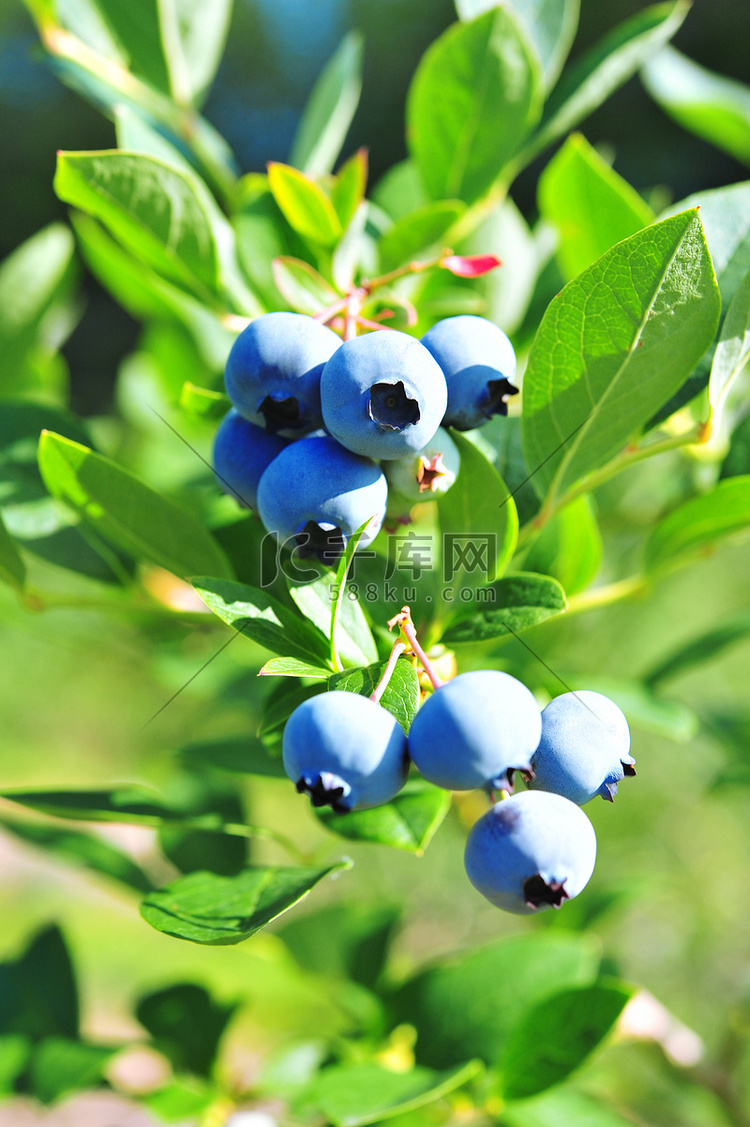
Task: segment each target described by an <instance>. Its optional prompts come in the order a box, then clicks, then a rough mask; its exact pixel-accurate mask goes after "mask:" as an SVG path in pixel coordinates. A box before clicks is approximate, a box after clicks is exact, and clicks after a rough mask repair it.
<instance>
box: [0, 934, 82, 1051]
mask: <svg viewBox="0 0 750 1127" xmlns="http://www.w3.org/2000/svg"><path fill="white" fill-rule="evenodd" d="M15 1033H20V1034H23V1035H25V1036H27V1037H30V1038H31V1039H32V1040H34V1041H38V1040H41V1039H42V1038H44V1037H70V1038H75V1037H77V1036H78V988H77V986H76V980H75V971H74V970H73V965H72V963H71V961H70V954H69V953H68V949H67V947H66V945H65V940H64V938H63V935H62V932H61V931H60V929H59V928H58V927H55V926H52V927H48V928H45V929H44V930H43V931H40V932H39V934H38V935H36V936H35V937H34V939H32V941H31V943H30V944H29V946H28V947H27V948H26V950H25V951H24V952H23V954H22V955H21V956H20V957H19V958H18V959H15V960H14V961H13V962H6V963H0V1034H2V1035H6V1034H15Z"/></svg>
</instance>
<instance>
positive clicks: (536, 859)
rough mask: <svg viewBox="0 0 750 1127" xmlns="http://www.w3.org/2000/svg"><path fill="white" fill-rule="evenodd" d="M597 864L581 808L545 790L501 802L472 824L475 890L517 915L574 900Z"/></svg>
mask: <svg viewBox="0 0 750 1127" xmlns="http://www.w3.org/2000/svg"><path fill="white" fill-rule="evenodd" d="M595 861H596V835H595V833H594V827H593V826H592V825H591V822H590V821H589V820H588V818H587V817H586V815H585V814H584V812H583V810H581V808H580V807H579V806H576V805H575V803H573V802H570V801H569V800H568V799H567V798H563V797H562V795H559V794H548V793H545V792H544V791H522V792H521V793H520V794H514V795H513V796H512V797H511V798H506V799H504V800H503V801H502V802H497V803H496V804H495V805H494V806H493V807H492V808H491V809H490V810H488V811H487V813H486V814H483V815H482V817H481V818H480V819H479V821H478V822H475V824H474V825H473V826H472V828H471V831H470V833H469V837H468V840H467V842H466V852H465V854H464V864H465V865H466V873H467V875H468V877H469V880H470V881H471V883H472V884H473V885H474V887H475V888H476V889H477V891H478V892H481V893H482V896H485V897H486V898H487V899H488V900H489V901H490V903H491V904H494V905H496V907H498V908H503V909H504V910H505V911H506V912H517V913H518V914H519V915H528V914H529V913H531V912H536V911H538V910H539V909H543V908H559V907H560V905H561V904H563V903H564V901H565V900H572V899H573V897H574V896H577V895H578V893H579V892H580V891H581V890H582V889H583V888H584V887H585V886H586V884H588V881H589V879H590V877H591V874H592V873H593V871H594V862H595Z"/></svg>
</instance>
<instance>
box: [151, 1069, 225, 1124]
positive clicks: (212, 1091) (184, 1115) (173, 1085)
mask: <svg viewBox="0 0 750 1127" xmlns="http://www.w3.org/2000/svg"><path fill="white" fill-rule="evenodd" d="M141 1100H142V1101H143V1103H144V1104H145V1105H146V1107H147V1108H148V1109H149V1111H151V1112H153V1114H154V1115H155V1116H156V1117H157V1120H159V1121H163V1122H164V1123H184V1122H185V1121H186V1120H188V1121H189V1120H192V1121H193V1122H195V1120H196V1117H197V1116H198V1115H200V1113H201V1112H202V1111H204V1110H206V1109H207V1108H209V1107H210V1106H211V1104H213V1103H214V1101H215V1100H216V1088H215V1086H214V1085H213V1084H206V1082H205V1080H199V1079H198V1077H197V1076H179V1077H177V1078H174V1079H172V1080H170V1081H169V1082H168V1083H167V1084H165V1086H164V1087H163V1088H159V1089H158V1091H156V1092H151V1093H149V1095H147V1096H145V1097H144V1096H141Z"/></svg>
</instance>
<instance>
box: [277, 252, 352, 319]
mask: <svg viewBox="0 0 750 1127" xmlns="http://www.w3.org/2000/svg"><path fill="white" fill-rule="evenodd" d="M272 270H273V280H274V282H275V284H276V288H277V289H278V291H279V293H281V294H282V295H283V297H284V298H285V299H286V301H287V302H288V304H289V308H290V309H293V310H294V311H295V312H296V313H307V314H309V316H311V317H314V316H315V314H316V313H320V311H321V310H322V309H325V308H326V307H327V306H329V305H332V304H333V302H334V301H339V300H340V298H341V294H339V293H338V292H337V291H336V290H335V289H334V288H333V286H332V285H331V284H330V282H327V281H326V280H325V278H324V277H323V276H322V275H321V274H319V273H318V271H317V270H316V269H315V268H314V267H313V266H310V264H309V263H308V262H303V261H302V259H300V258H292V257H290V256H289V255H280V256H279V257H278V258H274V260H273V263H272Z"/></svg>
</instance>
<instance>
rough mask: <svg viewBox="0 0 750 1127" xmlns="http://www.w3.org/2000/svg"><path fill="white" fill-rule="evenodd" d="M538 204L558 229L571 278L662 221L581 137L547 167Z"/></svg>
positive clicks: (563, 266)
mask: <svg viewBox="0 0 750 1127" xmlns="http://www.w3.org/2000/svg"><path fill="white" fill-rule="evenodd" d="M538 200H539V210H540V212H541V214H542V216H543V218H544V219H546V220H547V221H548V222H549V223H551V224H552V225H553V226H554V227H555V228H556V229H557V231H558V235H559V241H558V244H557V258H558V262H559V263H560V268H561V270H562V272H563V275H564V276H565V279H566V280H568V279H570V278H575V276H576V274H580V273H581V271H582V270H585V269H586V267H587V266H590V265H591V263H592V262H594V261H596V259H597V258H600V257H601V255H603V254H604V252H605V251H607V250H609V248H610V247H611V246H614V244H615V243H619V242H620V241H621V240H622V239H626V238H627V237H628V235H634V234H635V232H636V231H640V229H641V228H642V227H647V226H648V225H649V224H650V223H652V222H653V220H654V219H655V218H656V217H655V215H654V213H653V211H652V210H651V208H650V207H649V206H648V204H647V203H646V202H645V200H643V199H641V197H640V196H639V195H638V193H637V192H636V191H635V189H634V188H631V187H630V185H629V184H628V183H627V181H625V180H623V179H622V177H621V176H618V175H617V173H616V172H615V171H614V170H613V169H611V168H610V166H609V165H608V164H607V162H606V161H605V160H603V159H602V157H600V156H599V154H598V153H597V151H596V149H594V148H592V146H591V145H589V143H588V141H587V140H586V139H585V138H584V137H582V136H581V135H580V134H574V135H573V136H572V137H568V139H567V141H566V142H565V144H564V145H563V146H562V148H561V149H559V150H558V152H557V153H556V154H555V156H554V157H553V158H552V160H551V161H550V162H549V164H548V165H547V167H546V168H545V170H544V172H543V173H542V175H541V177H540V179H539V192H538Z"/></svg>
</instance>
